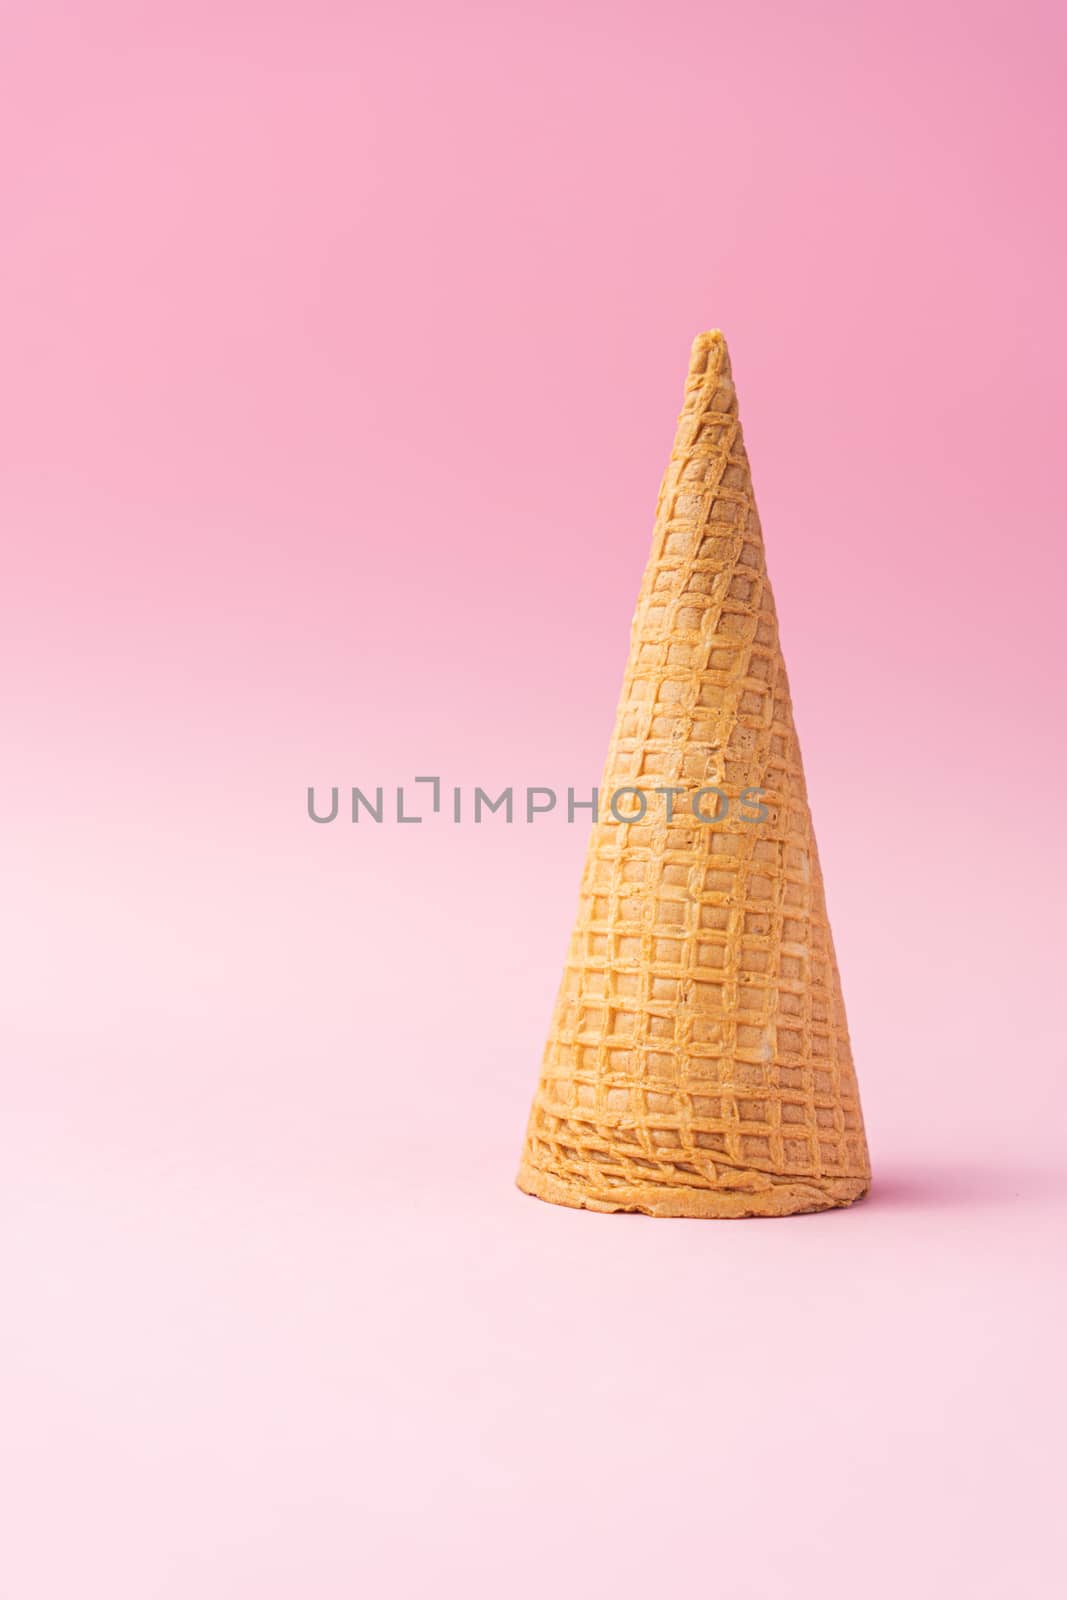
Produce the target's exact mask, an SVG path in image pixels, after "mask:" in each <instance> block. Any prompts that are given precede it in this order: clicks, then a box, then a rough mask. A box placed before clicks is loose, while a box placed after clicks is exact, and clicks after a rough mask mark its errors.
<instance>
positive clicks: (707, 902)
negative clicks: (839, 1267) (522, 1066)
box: [518, 332, 870, 1217]
mask: <svg viewBox="0 0 1067 1600" xmlns="http://www.w3.org/2000/svg"><path fill="white" fill-rule="evenodd" d="M668 789H669V790H673V791H675V792H674V793H673V794H671V795H670V796H669V797H668V796H667V795H666V794H664V793H657V791H663V790H668ZM620 790H629V791H630V793H629V794H628V795H627V796H626V797H625V798H624V797H622V796H620V797H619V801H618V804H617V807H616V811H615V813H614V814H613V812H612V811H611V809H610V807H609V801H610V797H611V796H612V795H615V794H618V792H619V791H620ZM634 790H640V791H641V796H638V795H635V794H634V793H633V791H634ZM701 790H703V791H704V794H703V795H701V794H700V791H701ZM745 791H749V793H748V794H747V795H746V793H745ZM752 791H760V792H759V793H758V794H757V793H753V792H752ZM600 793H601V809H600V814H599V818H598V820H597V822H596V823H595V824H594V827H593V832H592V837H591V839H590V842H589V850H588V855H587V858H586V864H585V871H584V875H583V880H582V891H581V898H580V903H579V909H578V917H577V922H576V925H575V929H574V934H573V937H572V940H571V946H570V952H569V955H568V958H567V964H566V969H565V972H564V976H563V982H562V985H561V987H560V991H559V997H558V1000H557V1002H556V1009H555V1014H554V1016H553V1019H552V1026H551V1030H550V1033H549V1038H548V1044H547V1047H546V1050H545V1055H544V1062H543V1066H542V1071H541V1079H540V1083H539V1085H538V1089H537V1093H536V1096H535V1099H534V1104H533V1110H532V1112H531V1115H530V1121H529V1126H528V1129H527V1134H526V1143H525V1147H524V1149H523V1154H522V1162H521V1165H520V1168H519V1176H518V1182H519V1187H520V1188H522V1189H524V1190H526V1192H527V1193H528V1194H533V1195H538V1196H539V1197H540V1198H541V1199H543V1200H552V1201H556V1202H557V1203H559V1204H561V1205H569V1206H584V1207H588V1208H589V1209H590V1210H594V1211H643V1212H647V1213H649V1214H650V1215H653V1216H686V1217H745V1216H786V1215H789V1214H790V1213H792V1212H798V1211H817V1210H822V1209H824V1208H826V1207H829V1206H839V1205H849V1204H850V1203H851V1202H852V1201H854V1200H857V1199H859V1198H860V1196H861V1195H863V1194H864V1193H865V1192H866V1190H867V1187H868V1183H869V1178H870V1172H869V1166H868V1160H867V1146H866V1140H865V1138H864V1131H863V1121H862V1116H861V1112H860V1104H859V1096H858V1092H857V1087H856V1078H855V1073H854V1071H853V1066H852V1057H851V1052H850V1049H849V1038H848V1028H847V1024H846V1021H845V1012H844V1006H843V1004H842V999H841V987H840V980H839V978H838V972H837V963H836V960H835V956H834V948H833V942H832V940H831V936H830V928H829V923H828V922H827V916H826V905H825V900H824V895H823V885H822V876H821V873H820V870H819V859H818V854H817V852H816V847H815V838H814V835H813V832H812V824H811V815H810V812H809V810H808V801H807V795H806V792H805V786H804V774H803V769H802V766H801V760H800V751H799V748H798V745H797V736H796V732H795V730H794V727H793V713H792V708H791V705H790V699H789V687H788V683H787V680H786V673H785V665H784V663H783V660H782V654H781V650H780V647H779V642H778V627H777V621H776V618H775V610H774V601H773V597H772V594H771V589H770V584H769V582H768V578H767V569H766V562H765V556H764V548H763V536H762V533H761V531H760V524H759V518H758V516H757V513H756V506H755V502H754V500H753V496H752V483H751V479H750V475H749V466H748V459H747V456H746V454H745V447H744V443H743V441H742V436H741V427H740V423H739V421H738V413H737V397H736V393H735V390H734V385H733V381H732V378H731V373H730V360H729V355H728V353H727V349H726V343H725V341H724V339H723V337H722V335H721V334H720V333H718V332H715V333H706V334H701V335H700V337H699V338H698V339H697V340H696V342H695V343H694V345H693V351H692V357H691V361H690V367H689V376H688V380H687V382H686V392H685V403H684V406H683V408H682V413H681V416H680V418H679V421H678V430H677V434H676V437H675V442H674V450H673V453H672V455H671V460H670V464H669V466H668V468H667V472H666V476H665V477H664V480H663V486H662V488H661V491H660V497H659V504H658V507H657V512H656V527H655V534H654V538H653V547H652V555H651V558H650V560H649V563H648V567H647V568H646V571H645V576H644V580H643V582H642V585H641V592H640V595H639V597H638V602H637V611H636V614H635V616H634V622H633V629H632V634H631V644H630V657H629V662H628V665H627V668H626V676H625V679H624V682H623V689H622V698H621V701H620V703H619V709H618V714H617V717H616V722H615V732H614V734H613V736H612V740H611V745H610V748H609V752H608V759H607V766H606V768H605V773H604V778H603V783H602V787H601V792H600ZM642 796H643V797H644V799H645V809H644V814H643V815H642V816H641V817H640V820H637V817H636V814H637V811H638V809H639V807H640V806H641V804H642V799H641V797H642ZM668 812H669V813H670V814H669V815H668ZM629 813H633V815H634V820H628V821H619V820H617V819H618V816H619V815H622V816H626V815H627V814H629ZM720 816H721V820H708V819H711V818H716V817H720Z"/></svg>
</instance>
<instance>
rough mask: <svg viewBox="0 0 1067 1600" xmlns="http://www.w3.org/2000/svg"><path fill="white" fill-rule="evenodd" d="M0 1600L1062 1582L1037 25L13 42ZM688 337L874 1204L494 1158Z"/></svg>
mask: <svg viewBox="0 0 1067 1600" xmlns="http://www.w3.org/2000/svg"><path fill="white" fill-rule="evenodd" d="M3 33H4V39H3V59H4V63H5V69H4V70H5V76H6V79H7V81H6V83H5V85H4V93H3V96H2V97H0V105H2V111H0V117H2V121H3V127H2V134H3V138H2V140H0V147H2V149H3V151H4V157H3V161H4V173H3V189H2V194H3V213H2V215H3V224H4V237H3V250H2V252H0V273H2V275H3V280H4V281H3V293H2V296H0V347H2V348H3V351H4V380H3V384H2V389H0V392H2V400H0V404H2V416H0V427H2V439H3V448H2V452H0V457H2V472H0V522H2V525H3V527H4V530H5V533H4V545H3V556H2V561H3V572H2V574H0V582H2V591H3V596H4V598H3V602H2V604H3V610H4V616H3V621H2V627H0V634H2V644H0V651H2V662H0V678H2V683H3V693H4V698H5V712H4V722H5V753H6V770H5V774H4V778H3V791H2V793H3V805H4V810H5V813H6V824H5V827H4V829H3V836H2V844H0V854H2V861H0V867H2V873H3V877H2V880H0V881H2V882H3V886H4V889H3V899H4V910H5V918H4V922H5V944H4V949H3V953H2V961H3V986H2V987H3V1002H2V1004H3V1011H2V1066H3V1086H2V1117H0V1123H2V1144H3V1151H2V1158H0V1185H2V1190H3V1194H2V1199H0V1217H2V1227H3V1234H4V1237H3V1256H2V1283H3V1292H4V1299H5V1301H6V1307H7V1309H6V1311H5V1313H4V1317H3V1327H2V1331H0V1340H2V1345H3V1349H2V1360H0V1370H2V1374H3V1378H2V1381H3V1384H4V1386H5V1388H6V1391H7V1393H6V1398H5V1400H4V1406H3V1413H4V1426H3V1440H2V1445H0V1452H2V1460H3V1470H4V1473H5V1476H6V1480H7V1481H6V1484H5V1485H4V1486H3V1493H2V1499H3V1503H4V1506H5V1518H4V1520H5V1523H6V1525H7V1531H6V1533H5V1536H4V1539H3V1544H2V1549H0V1595H2V1596H3V1600H69V1597H71V1596H75V1595H76V1596H79V1597H87V1600H97V1597H99V1600H189V1597H190V1596H196V1597H197V1600H282V1597H285V1600H289V1597H293V1600H351V1597H352V1596H354V1595H357V1594H360V1593H367V1594H375V1595H385V1596H390V1597H393V1596H396V1597H406V1596H413V1597H416V1596H417V1597H424V1596H427V1595H432V1594H436V1593H440V1592H447V1591H448V1590H449V1589H450V1588H454V1589H455V1590H456V1591H457V1592H461V1593H465V1594H469V1595H476V1596H479V1597H481V1596H485V1597H487V1600H488V1597H494V1600H495V1597H497V1596H503V1595H507V1596H514V1597H518V1600H526V1597H535V1596H536V1597H543V1596H545V1595H546V1594H559V1595H562V1596H569V1595H578V1594H583V1595H591V1596H597V1595H607V1594H611V1593H620V1594H624V1595H637V1594H655V1595H667V1594H673V1593H681V1592H686V1593H703V1592H708V1593H712V1594H716V1595H722V1596H725V1597H728V1600H778V1597H782V1596H790V1597H797V1596H799V1597H802V1600H803V1597H808V1596H811V1597H815V1596H818V1597H819V1600H846V1597H848V1600H852V1597H853V1596H854V1595H855V1594H857V1593H858V1592H862V1593H863V1594H865V1595H867V1596H871V1597H873V1600H881V1597H890V1596H893V1597H897V1596H899V1595H901V1594H907V1595H910V1596H915V1597H931V1600H932V1597H934V1596H942V1595H944V1594H953V1595H959V1596H965V1597H967V1600H975V1597H986V1596H988V1597H990V1600H993V1597H996V1600H1002V1597H1003V1596H1005V1595H1007V1594H1018V1595H1026V1596H1027V1597H1035V1596H1036V1597H1043V1596H1046V1595H1051V1594H1053V1593H1054V1592H1055V1591H1056V1589H1057V1585H1058V1571H1059V1566H1060V1551H1059V1546H1058V1544H1057V1542H1056V1541H1055V1540H1054V1536H1053V1527H1054V1525H1055V1524H1056V1522H1057V1521H1058V1520H1059V1518H1060V1517H1061V1513H1062V1506H1061V1504H1060V1499H1059V1493H1058V1489H1057V1483H1058V1481H1059V1479H1060V1477H1061V1474H1062V1439H1063V1428H1064V1424H1065V1421H1067V1418H1065V1416H1064V1405H1063V1400H1064V1391H1063V1384H1062V1377H1061V1374H1062V1317H1063V1312H1064V1307H1065V1284H1064V1275H1063V1269H1062V1248H1061V1247H1062V1237H1063V1224H1064V1221H1065V1211H1067V1205H1065V1196H1067V1183H1065V1177H1064V1170H1063V1165H1062V1160H1061V1151H1062V1148H1063V1138H1064V1131H1065V1128H1064V1122H1065V1118H1064V1110H1065V1095H1064V1067H1065V1054H1067V1052H1065V1032H1067V1029H1065V1024H1064V1012H1063V1001H1062V991H1063V951H1064V937H1063V915H1064V913H1063V905H1064V890H1065V888H1067V872H1065V857H1064V846H1063V838H1064V831H1063V824H1062V819H1061V817H1060V804H1061V798H1062V794H1063V790H1064V781H1065V778H1067V759H1065V755H1064V740H1063V720H1064V688H1065V670H1064V658H1063V651H1062V633H1063V616H1064V602H1065V594H1064V589H1065V585H1064V558H1063V553H1062V552H1063V530H1062V524H1061V523H1059V522H1058V519H1057V514H1058V512H1059V511H1060V510H1061V508H1062V503H1063V494H1062V465H1061V463H1062V455H1063V406H1062V394H1063V371H1064V337H1063V336H1064V331H1065V320H1067V319H1065V314H1064V290H1063V282H1064V257H1065V251H1064V228H1065V225H1064V213H1063V206H1062V203H1061V196H1060V188H1061V176H1062V154H1063V135H1064V111H1063V94H1062V80H1063V57H1064V52H1063V45H1064V21H1063V13H1062V8H1061V7H1058V6H1057V5H1055V4H1053V3H1049V4H1039V3H1033V0H1024V3H1021V4H1019V3H1012V4H1006V3H1003V4H1002V3H997V4H983V3H978V4H974V5H970V6H967V7H961V6H960V5H958V4H949V3H948V0H934V3H933V4H930V3H921V4H920V3H916V0H905V3H904V4H894V5H892V6H889V5H881V6H865V5H859V4H857V3H856V0H828V3H825V4H811V5H784V4H773V3H758V0H757V3H752V4H747V5H736V4H735V5H731V6H729V7H727V6H724V5H721V4H718V3H711V4H709V3H707V0H702V3H700V4H696V3H694V4H681V3H675V0H661V3H657V4H655V5H635V4H627V3H621V4H620V3H618V0H614V3H612V4H607V3H606V0H602V3H590V0H577V3H565V0H539V3H538V4H537V5H533V4H530V3H526V4H523V5H520V6H516V5H503V4H500V5H492V4H488V3H486V4H484V5H473V4H470V5H451V6H441V5H438V6H434V5H431V4H427V3H425V0H423V3H416V4H414V5H408V6H405V7H403V8H399V9H396V10H391V9H390V8H388V7H385V6H380V7H371V6H360V5H356V4H348V5H343V4H327V3H325V0H300V3H297V0H274V3H268V4H265V5H263V4H260V5H251V4H239V3H235V0H210V3H208V0H184V3H182V4H177V3H174V4H156V5H151V6H145V5H143V4H137V3H135V0H127V3H120V0H96V3H89V4H78V5H75V4H73V3H71V4H69V5H67V6H63V5H58V4H55V3H52V0H35V3H34V4H29V3H24V4H21V5H13V6H8V7H5V8H4V24H3ZM709 326H720V327H722V328H724V329H725V331H726V333H727V336H728V337H729V339H730V342H731V349H732V354H733V360H734V368H735V373H736V376H737V379H738V384H739V388H740V394H741V406H742V415H743V418H744V421H745V425H746V434H747V439H748V445H749V450H750V454H751V456H752V459H753V464H754V472H755V481H756V486H757V492H758V495H759V499H760V507H761V512H762V516H763V522H764V526H765V528H766V531H767V539H768V548H769V554H770V562H771V569H772V574H773V577H774V581H775V587H776V593H777V600H778V608H779V612H780V615H781V619H782V630H783V636H784V640H785V645H786V650H787V653H788V659H789V663H790V672H791V678H792V684H793V690H794V699H795V703H796V708H797V716H798V722H799V726H800V731H801V737H802V742H803V745H804V750H805V756H806V761H807V767H808V777H809V786H810V790H811V794H812V800H813V807H814V811H815V817H816V824H817V828H818V832H819V837H820V842H821V848H822V856H823V866H824V871H825V876H826V880H827V886H828V893H829V900H830V908H831V913H832V916H833V919H834V925H835V932H836V938H837V944H838V950H839V955H840V960H841V966H842V970H843V976H844V981H845V989H846V998H847V1001H848V1005H849V1010H850V1017H851V1023H852V1030H853V1038H854V1046H855V1054H856V1060H857V1063H858V1067H859V1071H860V1081H861V1086H862V1089H863V1094H864V1104H865V1110H866V1116H867V1122H868V1128H869V1134H870V1142H871V1149H872V1156H873V1160H874V1164H875V1171H876V1182H877V1188H876V1190H875V1193H874V1195H873V1197H872V1198H871V1200H870V1201H869V1202H868V1203H866V1204H865V1205H864V1206H862V1207H860V1208H858V1209H856V1210H855V1211H852V1212H847V1213H840V1214H835V1215H829V1216H821V1217H811V1218H798V1219H795V1220H792V1221H782V1222H769V1223H763V1224H758V1223H750V1224H696V1223H686V1222H677V1223H673V1222H663V1221H660V1222H650V1221H648V1220H646V1219H637V1218H616V1219H612V1218H603V1217H595V1216H587V1215H582V1214H578V1213H570V1212H567V1211H563V1210H558V1209H556V1208H553V1207H548V1206H544V1205H540V1204H538V1203H536V1202H534V1201H531V1200H528V1199H526V1198H525V1197H523V1196H521V1195H520V1194H518V1192H517V1191H516V1190H515V1189H514V1188H513V1187H512V1180H513V1174H514V1169H515V1165H516V1160H517V1155H518V1148H519V1144H520V1140H521V1135H522V1130H523V1125H524V1122H525V1117H526V1112H527V1107H528V1103H529V1098H530V1095H531V1092H532V1089H533V1085H534V1080H535V1077H536V1072H537V1067H538V1062H539V1057H540V1051H541V1045H542V1040H543V1035H544V1031H545V1027H546V1024H547V1021H548V1016H549V1012H550V1009H551V1005H552V1000H553V998H554V992H555V987H556V983H557V980H558V976H559V972H560V963H561V960H562V956H563V951H564V948H565V944H566V940H567V936H568V933H569V928H570V919H571V916H572V912H573V909H574V904H575V897H576V892H577V881H578V874H579V870H580V864H581V859H582V855H583V851H584V842H585V832H586V829H585V827H584V826H580V827H570V828H568V827H567V826H566V825H565V824H564V823H560V822H559V821H558V820H556V819H547V820H545V821H543V822H542V823H539V824H537V825H536V826H535V827H533V828H526V827H520V826H518V825H516V826H514V827H512V828H510V829H509V828H506V827H503V826H499V825H498V826H484V827H483V828H481V829H479V830H478V831H477V832H475V830H473V829H471V828H469V827H464V828H455V827H451V826H449V825H447V824H445V823H443V822H442V821H441V820H440V819H438V821H437V822H435V823H427V824H424V825H423V826H422V827H411V828H397V827H396V826H395V825H394V826H393V827H391V828H386V827H384V826H383V827H382V828H381V829H378V830H375V829H373V828H371V827H366V826H362V825H361V826H360V827H359V828H354V827H352V826H351V825H347V824H343V823H338V824H336V825H334V826H333V827H330V828H316V827H314V826H312V825H311V824H310V823H309V822H308V820H307V818H306V815H305V810H304V804H305V789H306V786H307V785H308V784H310V783H314V784H316V785H318V786H320V787H322V788H323V789H325V788H328V786H329V785H331V784H333V783H337V784H339V785H342V786H346V785H351V784H353V783H357V784H361V785H363V786H367V785H371V786H373V785H375V784H377V783H379V782H383V783H387V782H389V781H395V780H397V779H405V778H406V779H410V778H411V777H412V776H414V775H415V774H416V773H433V772H439V773H441V774H442V775H443V777H444V778H445V781H446V782H455V783H461V784H463V785H465V786H468V787H472V786H473V785H474V784H476V783H481V784H483V785H486V784H488V785H495V786H497V787H499V786H503V785H504V784H507V783H513V784H515V785H517V786H520V787H522V786H525V785H526V784H529V783H551V782H558V783H562V784H566V783H568V782H572V783H575V784H576V785H582V784H584V785H591V784H592V783H594V782H595V781H596V779H597V776H598V774H599V770H600V765H601V762H602V759H603V755H604V751H605V748H606V742H607V738H608V734H609V731H610V726H611V719H612V715H613V710H614V704H615V698H616V694H617V692H618V687H619V683H620V681H621V674H622V668H623V662H624V658H625V651H626V642H627V628H628V624H629V618H630V613H631V609H632V605H633V600H634V597H635V594H636V590H637V585H638V582H639V578H640V574H641V570H642V567H643V564H644V561H645V557H646V554H647V550H648V546H649V538H650V532H651V521H652V512H653V507H654V504H655V496H656V489H657V485H658V482H659V477H660V474H661V472H662V469H663V466H664V464H665V461H666V457H667V453H668V451H669V447H670V440H671V435H672V429H673V421H674V417H675V414H676V412H677V409H678V407H679V405H680V403H681V394H682V384H683V379H684V374H685V364H686V359H687V353H688V348H689V343H690V340H691V338H692V336H693V335H694V334H695V333H696V332H698V331H699V330H700V329H702V328H705V327H709Z"/></svg>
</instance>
